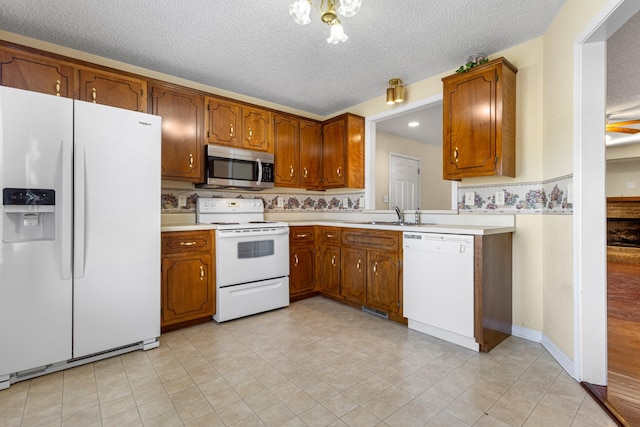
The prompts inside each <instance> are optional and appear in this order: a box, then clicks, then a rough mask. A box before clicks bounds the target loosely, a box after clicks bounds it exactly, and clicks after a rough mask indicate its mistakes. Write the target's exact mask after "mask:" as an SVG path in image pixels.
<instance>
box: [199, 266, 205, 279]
mask: <svg viewBox="0 0 640 427" xmlns="http://www.w3.org/2000/svg"><path fill="white" fill-rule="evenodd" d="M200 280H204V267H203V266H200Z"/></svg>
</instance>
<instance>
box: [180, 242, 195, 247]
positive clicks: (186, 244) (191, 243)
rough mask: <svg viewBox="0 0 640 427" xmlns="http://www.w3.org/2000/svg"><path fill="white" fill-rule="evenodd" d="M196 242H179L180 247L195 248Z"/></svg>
mask: <svg viewBox="0 0 640 427" xmlns="http://www.w3.org/2000/svg"><path fill="white" fill-rule="evenodd" d="M195 245H196V242H180V246H195Z"/></svg>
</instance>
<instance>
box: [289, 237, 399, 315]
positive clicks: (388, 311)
mask: <svg viewBox="0 0 640 427" xmlns="http://www.w3.org/2000/svg"><path fill="white" fill-rule="evenodd" d="M293 228H297V227H293ZM292 233H293V231H292ZM315 235H316V246H315V250H316V275H315V283H316V287H315V290H316V291H318V292H320V293H321V294H322V295H325V296H327V297H330V298H332V299H335V300H337V301H341V302H344V303H347V304H350V305H353V306H354V307H366V308H368V309H373V310H374V311H376V312H378V313H380V314H385V315H387V316H388V318H389V319H392V320H395V321H399V322H401V323H406V319H404V318H403V317H402V307H401V301H402V269H401V262H400V260H401V259H402V254H401V250H402V248H401V241H402V233H400V232H397V231H388V230H371V229H366V230H365V229H357V228H340V227H324V226H317V227H316V233H315ZM293 250H294V249H293V246H292V251H293ZM291 271H292V273H291V274H292V276H293V271H294V270H293V267H292V269H291ZM294 292H296V290H295V287H292V290H291V296H292V297H293V295H294ZM310 295H313V294H312V293H307V294H306V295H305V296H310Z"/></svg>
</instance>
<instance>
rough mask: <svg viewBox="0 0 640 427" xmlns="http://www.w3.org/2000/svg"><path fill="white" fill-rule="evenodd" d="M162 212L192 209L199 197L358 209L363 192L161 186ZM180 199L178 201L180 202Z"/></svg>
mask: <svg viewBox="0 0 640 427" xmlns="http://www.w3.org/2000/svg"><path fill="white" fill-rule="evenodd" d="M161 195H162V196H161V208H162V213H171V212H195V208H196V200H198V198H199V197H216V198H231V199H262V201H263V203H264V208H265V211H269V210H271V211H274V212H275V211H278V210H282V211H290V210H295V211H305V210H309V211H311V210H316V211H317V210H341V211H349V210H351V211H356V210H361V209H362V207H361V205H362V203H363V201H364V192H356V193H352V194H319V195H313V194H279V193H271V192H270V193H264V192H237V193H236V192H229V191H211V190H204V189H203V190H200V189H198V190H195V191H194V190H185V189H172V188H163V189H162V191H161ZM181 202H182V203H181Z"/></svg>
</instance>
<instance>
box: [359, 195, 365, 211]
mask: <svg viewBox="0 0 640 427" xmlns="http://www.w3.org/2000/svg"><path fill="white" fill-rule="evenodd" d="M358 206H359V207H360V209H364V196H360V202H359V203H358Z"/></svg>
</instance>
